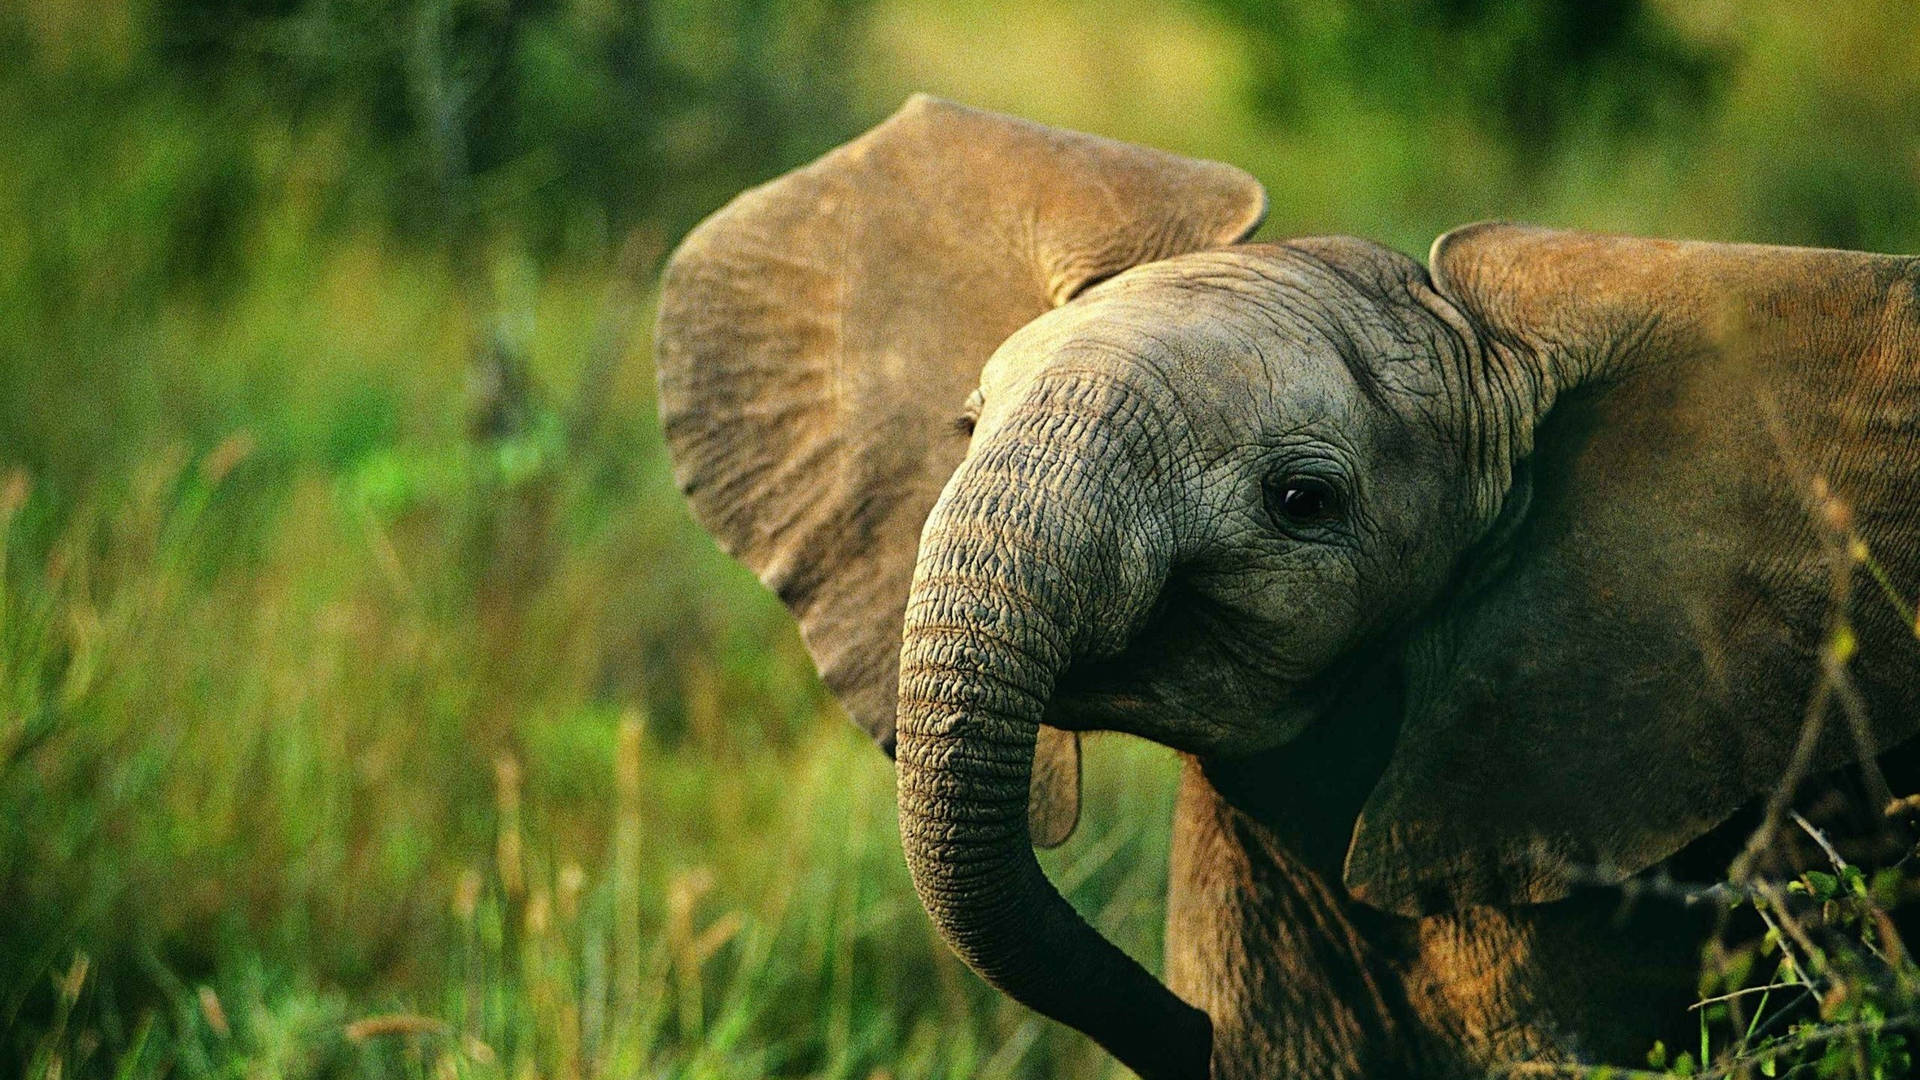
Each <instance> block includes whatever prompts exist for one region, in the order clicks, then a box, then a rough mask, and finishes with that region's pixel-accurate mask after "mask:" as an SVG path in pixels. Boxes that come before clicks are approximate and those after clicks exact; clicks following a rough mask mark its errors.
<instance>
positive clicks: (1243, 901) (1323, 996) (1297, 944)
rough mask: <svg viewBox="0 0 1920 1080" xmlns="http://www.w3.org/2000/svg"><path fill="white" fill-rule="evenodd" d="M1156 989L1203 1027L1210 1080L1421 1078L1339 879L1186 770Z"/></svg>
mask: <svg viewBox="0 0 1920 1080" xmlns="http://www.w3.org/2000/svg"><path fill="white" fill-rule="evenodd" d="M1170 880H1171V886H1170V889H1169V896H1168V910H1167V948H1166V957H1167V960H1166V964H1167V982H1168V985H1169V986H1171V987H1172V988H1173V990H1174V991H1175V992H1176V993H1178V994H1179V995H1180V996H1181V997H1183V998H1185V999H1186V1000H1187V1001H1188V1002H1189V1003H1190V1004H1193V1005H1196V1006H1199V1007H1200V1008H1202V1009H1204V1010H1205V1011H1206V1012H1207V1014H1208V1015H1209V1016H1210V1017H1212V1019H1213V1030H1214V1044H1213V1045H1214V1057H1213V1065H1214V1077H1215V1080H1256V1078H1266V1077H1274V1076H1302V1077H1328V1078H1347V1077H1356V1078H1357V1077H1364V1076H1411V1075H1431V1072H1430V1070H1421V1069H1417V1068H1416V1067H1415V1062H1414V1061H1413V1060H1412V1051H1411V1049H1410V1047H1411V1045H1412V1044H1411V1041H1410V1040H1409V1039H1407V1038H1406V1037H1405V1033H1404V1031H1403V1026H1404V1025H1403V1020H1402V1018H1403V1016H1404V1014H1405V1012H1406V1010H1405V1007H1404V1003H1403V1002H1401V1001H1400V999H1399V988H1398V986H1397V985H1395V980H1394V979H1393V978H1392V976H1391V974H1390V973H1388V972H1387V971H1386V969H1385V966H1384V964H1383V963H1382V961H1381V958H1380V957H1378V956H1377V955H1375V953H1374V951H1373V950H1372V949H1371V948H1369V946H1368V943H1367V939H1366V936H1365V935H1364V934H1363V931H1362V928H1361V927H1360V926H1358V925H1356V922H1355V919H1356V917H1357V918H1358V919H1360V920H1362V921H1364V920H1366V919H1368V918H1369V917H1371V918H1376V919H1378V918H1384V917H1383V916H1379V915H1378V914H1377V913H1373V912H1369V911H1365V910H1363V909H1358V908H1357V905H1355V904H1354V903H1353V902H1352V901H1350V900H1348V899H1347V898H1346V896H1345V893H1344V892H1343V891H1342V890H1341V889H1340V887H1339V883H1338V881H1337V880H1329V879H1328V878H1327V877H1326V876H1325V875H1323V874H1320V873H1316V872H1314V871H1313V870H1311V869H1309V868H1308V867H1307V866H1306V865H1305V864H1304V863H1303V862H1302V861H1301V860H1300V859H1299V858H1298V856H1297V855H1296V854H1295V853H1294V852H1292V851H1290V850H1288V848H1287V847H1285V846H1283V845H1282V844H1281V843H1280V842H1279V841H1278V839H1277V837H1276V836H1275V834H1274V833H1273V831H1272V830H1269V829H1267V828H1266V827H1264V826H1262V825H1261V824H1259V823H1258V822H1257V821H1255V820H1254V819H1253V818H1251V817H1250V816H1248V815H1246V814H1244V813H1241V812H1240V811H1238V810H1236V809H1234V807H1232V806H1231V805H1229V804H1228V803H1227V802H1226V801H1225V800H1224V799H1222V798H1221V797H1220V795H1219V794H1218V793H1217V792H1216V791H1215V790H1214V788H1213V786H1212V785H1211V784H1210V783H1209V782H1208V780H1207V778H1206V776H1205V775H1204V774H1203V773H1202V771H1201V769H1200V767H1199V766H1198V765H1197V764H1196V763H1195V762H1193V761H1192V760H1189V761H1188V762H1187V763H1186V766H1185V769H1184V771H1183V773H1182V776H1181V785H1180V797H1179V802H1178V804H1177V809H1176V811H1175V815H1174V835H1173V857H1172V864H1171V868H1170Z"/></svg>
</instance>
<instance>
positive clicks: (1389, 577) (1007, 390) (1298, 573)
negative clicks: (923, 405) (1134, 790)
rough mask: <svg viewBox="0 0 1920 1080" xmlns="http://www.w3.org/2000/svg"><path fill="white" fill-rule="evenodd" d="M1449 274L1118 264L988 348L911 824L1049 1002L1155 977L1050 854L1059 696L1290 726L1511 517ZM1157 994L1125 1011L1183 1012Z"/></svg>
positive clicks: (1338, 255)
mask: <svg viewBox="0 0 1920 1080" xmlns="http://www.w3.org/2000/svg"><path fill="white" fill-rule="evenodd" d="M1329 259H1338V263H1331V261H1329ZM1423 277H1425V275H1421V273H1419V267H1417V265H1413V263H1411V261H1409V259H1405V258H1400V256H1392V254H1388V252H1384V250H1380V248H1371V246H1359V244H1336V246H1332V248H1327V250H1321V252H1313V250H1308V248H1240V250H1221V252H1202V254H1192V256H1183V258H1175V259H1167V261H1162V263H1150V265H1146V267H1139V269H1133V271H1129V273H1123V275H1119V277H1117V279H1114V281H1110V282H1106V284H1102V286H1096V288H1094V290H1092V292H1091V294H1087V296H1085V298H1081V300H1077V302H1075V304H1071V306H1068V307H1062V309H1058V311H1054V313H1050V315H1044V317H1041V319H1037V321H1035V323H1031V325H1027V327H1025V329H1021V331H1020V332H1016V334H1014V336H1012V338H1010V340H1008V342H1006V344H1004V346H1002V348H1000V350H998V352H996V354H995V357H993V359H991V361H989V365H987V369H985V373H983V377H981V394H979V398H977V402H975V405H973V407H977V417H973V425H975V427H973V436H972V448H970V452H968V457H966V461H964V463H962V465H960V469H958V471H956V473H954V479H952V480H950V482H948V486H947V490H945V494H943V496H941V500H939V503H935V509H933V513H931V517H929V519H927V527H925V532H924V536H922V548H920V563H918V569H916V573H914V588H912V598H910V601H908V609H906V632H904V638H902V640H904V644H902V655H900V713H899V765H900V805H902V822H900V824H902V834H904V842H906V851H908V865H910V867H912V871H914V880H916V884H918V888H920V894H922V897H924V899H925V903H927V909H929V913H931V915H933V919H935V922H937V924H941V928H943V932H947V934H948V938H950V940H954V944H956V945H958V947H960V951H962V953H964V955H966V959H968V961H970V963H972V965H973V967H975V969H979V970H981V972H985V974H987V976H989V978H993V980H995V982H1000V984H1021V982H1031V980H1060V982H1062V984H1068V986H1062V988H1060V990H1058V992H1052V990H1043V992H1039V994H1035V997H1039V1001H1033V1003H1035V1005H1037V1007H1041V1009H1043V1011H1056V1009H1058V1013H1056V1015H1060V1013H1066V1015H1068V1017H1071V1009H1075V1007H1079V1005H1081V1003H1085V1001H1089V995H1087V994H1085V990H1083V986H1102V984H1106V982H1108V980H1114V982H1116V984H1121V986H1125V984H1129V982H1142V976H1140V974H1139V972H1137V969H1131V965H1127V963H1125V961H1121V959H1119V957H1117V953H1114V951H1112V947H1110V945H1106V947H1102V945H1104V942H1096V938H1092V936H1091V932H1089V930H1085V926H1079V920H1077V917H1073V915H1071V911H1068V909H1066V905H1064V901H1062V899H1060V897H1058V896H1052V890H1050V888H1048V886H1046V884H1044V880H1043V878H1041V872H1039V867H1037V865H1035V863H1033V857H1031V853H1027V847H1025V844H1027V840H1025V832H1023V828H1021V824H1023V817H1021V815H1023V813H1025V796H1027V778H1025V767H1027V761H1031V757H1033V740H1035V730H1037V728H1035V724H1037V723H1039V721H1041V719H1043V717H1044V719H1046V721H1050V723H1052V724H1054V726H1064V728H1071V730H1094V728H1102V730H1121V732H1131V734H1139V736H1144V738H1150V740H1154V742H1162V744H1165V746H1171V748H1177V749H1183V751H1187V753H1194V755H1206V757H1242V755H1248V753H1256V751H1261V749H1269V748H1275V746H1281V744H1284V742H1288V740H1292V738H1294V736H1298V734H1300V732H1302V728H1304V726H1306V724H1308V721H1309V719H1311V717H1315V715H1319V713H1321V711H1325V707H1327V703H1329V701H1331V700H1332V696H1336V694H1338V692H1340V690H1344V678H1346V676H1350V675H1352V673H1354V669H1356V665H1354V657H1367V655H1369V653H1373V651H1377V650H1379V648H1380V646H1382V642H1386V640H1390V638H1392V634H1396V632H1398V630H1400V628H1402V626H1404V623H1405V621H1407V619H1409V617H1411V615H1413V613H1415V611H1417V609H1419V607H1421V605H1423V603H1427V601H1428V600H1430V598H1432V596H1434V592H1436V590H1438V588H1440V584H1442V580H1444V578H1446V575H1448V571H1450V565H1452V561H1453V557H1455V553H1457V552H1459V550H1461V548H1463V544H1465V542H1467V540H1471V538H1473V536H1478V534H1480V532H1482V530H1484V527H1486V525H1488V521H1486V517H1488V513H1486V507H1488V498H1486V492H1480V494H1478V496H1476V494H1475V492H1471V490H1469V482H1467V480H1465V479H1467V477H1471V473H1469V471H1465V469H1461V465H1463V461H1465V459H1467V448H1469V440H1471V438H1484V432H1478V430H1476V425H1469V423H1465V421H1467V417H1461V415H1450V409H1448V407H1446V405H1448V402H1450V400H1453V402H1457V388H1453V390H1452V392H1450V388H1448V386H1446V380H1444V377H1442V375H1440V371H1442V365H1438V363H1436V357H1448V359H1450V361H1457V359H1461V357H1459V352H1461V350H1463V348H1465V346H1463V340H1461V336H1459V332H1457V321H1459V317H1457V315H1455V313H1452V311H1450V309H1448V307H1446V304H1444V302H1440V300H1438V298H1434V296H1432V292H1430V290H1427V288H1425V286H1421V284H1419V281H1421V279H1423ZM1382 300H1384V302H1382ZM1450 321H1452V323H1453V325H1450ZM1379 357H1396V359H1394V361H1392V363H1380V361H1379ZM1290 477H1313V479H1319V480H1321V482H1325V484H1329V486H1331V488H1332V490H1336V492H1344V500H1342V502H1344V503H1346V511H1344V513H1331V515H1327V517H1325V519H1323V521H1308V523H1298V525H1294V523H1286V525H1284V528H1283V527H1281V525H1277V523H1275V513H1273V507H1271V505H1269V502H1271V492H1273V488H1275V486H1277V484H1284V482H1286V479H1290ZM1436 496H1438V498H1436ZM983 807H998V811H1000V813H983ZM966 847H977V849H979V853H977V855H973V853H968V851H966ZM1037 896H1044V897H1046V899H1044V903H1033V897H1037ZM981 897H1006V901H1004V905H1000V903H981ZM1037 913H1046V915H1044V919H1035V915H1037ZM1048 922H1054V924H1058V926H1060V928H1058V930H1052V928H1048ZM1033 942H1060V944H1071V942H1085V947H1087V951H1091V953H1094V957H1096V959H1094V957H1087V955H1081V953H1079V951H1077V949H1073V947H1066V949H1062V951H1064V953H1066V955H1050V951H1048V949H1035V947H1033ZM1102 969H1114V970H1112V972H1104V970H1102ZM1194 990H1198V988H1194ZM1142 994H1146V995H1150V992H1144V990H1142ZM1054 997H1058V1001H1060V1005H1056V1007H1052V1009H1050V1007H1048V1003H1050V999H1054ZM1094 1003H1098V1001H1096V999H1094ZM1167 1011H1169V1013H1177V1011H1173V1009H1167ZM1142 1020H1152V1013H1146V1017H1142V1019H1140V1020H1131V1022H1102V1024H1100V1026H1104V1028H1108V1030H1116V1032H1129V1030H1135V1032H1142V1034H1144V1036H1148V1038H1152V1040H1167V1036H1165V1030H1164V1026H1162V1024H1173V1026H1175V1030H1179V1022H1177V1020H1162V1024H1156V1022H1142ZM1069 1022H1071V1020H1069ZM1083 1026H1085V1024H1083ZM1167 1042H1171V1040H1167ZM1202 1047H1204V1043H1198V1042H1196V1043H1194V1049H1202ZM1227 1057H1229V1059H1235V1061H1248V1059H1246V1055H1240V1053H1229V1055H1227ZM1173 1070H1175V1072H1173V1074H1177V1072H1179V1070H1185V1072H1188V1074H1204V1065H1200V1067H1194V1063H1192V1061H1188V1063H1185V1067H1183V1065H1173Z"/></svg>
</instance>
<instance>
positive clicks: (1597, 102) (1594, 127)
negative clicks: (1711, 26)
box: [1207, 0, 1727, 170]
mask: <svg viewBox="0 0 1920 1080" xmlns="http://www.w3.org/2000/svg"><path fill="white" fill-rule="evenodd" d="M1207 3H1209V4H1210V5H1211V6H1212V7H1213V8H1214V9H1216V10H1218V11H1219V12H1221V13H1222V14H1224V15H1225V16H1226V17H1227V18H1228V19H1229V20H1230V21H1232V22H1233V23H1234V24H1235V25H1237V26H1238V27H1239V28H1241V29H1242V30H1243V31H1245V32H1246V33H1247V34H1248V35H1249V36H1250V37H1251V38H1252V39H1253V41H1254V42H1255V46H1254V47H1255V49H1256V51H1257V53H1258V55H1259V57H1260V62H1259V64H1258V67H1257V73H1258V74H1257V77H1256V82H1255V86H1254V92H1255V95H1256V97H1257V101H1258V105H1259V107H1260V108H1261V109H1262V110H1263V111H1264V112H1266V113H1267V114H1269V116H1270V117H1272V118H1273V119H1276V120H1278V121H1281V122H1283V123H1288V124H1290V125H1292V126H1303V125H1305V124H1306V123H1308V122H1309V120H1310V117H1311V114H1312V113H1313V111H1314V110H1315V108H1316V107H1317V106H1319V105H1321V104H1323V99H1324V96H1325V95H1327V94H1329V93H1334V94H1344V95H1350V96H1352V97H1354V98H1356V99H1358V100H1359V101H1360V102H1362V103H1364V104H1366V105H1368V106H1370V107H1372V108H1374V109H1377V110H1379V111H1383V112H1388V113H1395V114H1401V115H1404V116H1408V117H1412V118H1428V119H1432V118H1465V119H1467V120H1469V121H1470V122H1473V123H1476V124H1478V125H1479V126H1480V127H1481V128H1482V129H1484V130H1485V131H1486V132H1487V133H1488V134H1489V135H1491V136H1493V137H1494V138H1496V139H1498V140H1499V141H1501V142H1502V143H1504V144H1505V145H1506V147H1507V148H1508V149H1509V150H1510V151H1514V152H1515V153H1516V164H1517V165H1519V166H1521V167H1522V169H1523V170H1524V169H1525V167H1526V166H1527V164H1528V163H1529V162H1533V163H1538V161H1539V153H1538V152H1539V151H1541V150H1546V149H1551V148H1554V147H1556V146H1557V145H1559V144H1561V143H1562V142H1563V141H1565V140H1566V138H1567V137H1568V136H1569V135H1571V134H1572V133H1573V132H1574V131H1575V130H1576V129H1586V130H1589V131H1593V132H1597V133H1599V134H1601V135H1603V136H1607V137H1616V136H1620V135H1625V134H1628V133H1633V132H1637V131H1642V130H1645V129H1648V128H1651V127H1655V126H1657V125H1659V124H1660V123H1662V122H1665V121H1671V120H1673V119H1675V118H1677V117H1679V116H1682V115H1688V116H1698V115H1699V113H1700V109H1701V106H1702V104H1703V103H1706V102H1710V101H1711V100H1712V99H1713V96H1714V92H1715V90H1716V87H1717V76H1718V74H1719V72H1720V71H1721V69H1722V67H1723V65H1724V63H1725V62H1726V60H1727V58H1726V57H1724V56H1722V55H1721V54H1720V53H1718V52H1717V51H1716V50H1714V49H1712V48H1709V47H1707V46H1705V45H1702V44H1700V43H1698V42H1695V41H1690V40H1688V39H1686V38H1685V37H1683V36H1681V35H1680V34H1678V33H1677V32H1675V30H1674V29H1673V28H1672V27H1670V26H1669V25H1667V23H1666V22H1665V21H1663V19H1662V17H1661V15H1660V13H1659V12H1658V11H1657V10H1655V9H1652V8H1650V7H1649V6H1648V5H1647V4H1646V3H1644V2H1643V0H1438V2H1435V3H1418V4H1409V3H1401V2H1396V0H1207Z"/></svg>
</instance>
